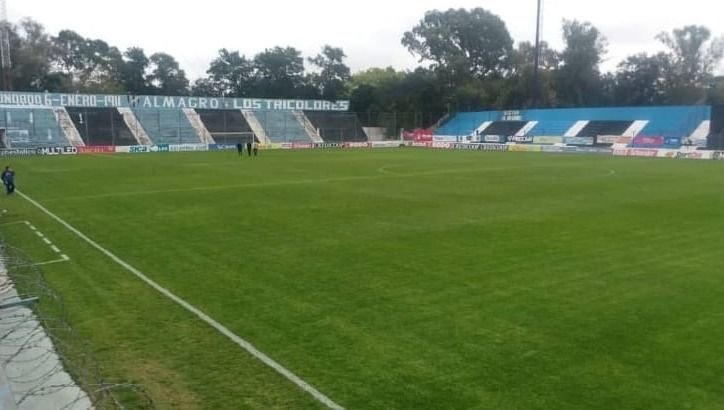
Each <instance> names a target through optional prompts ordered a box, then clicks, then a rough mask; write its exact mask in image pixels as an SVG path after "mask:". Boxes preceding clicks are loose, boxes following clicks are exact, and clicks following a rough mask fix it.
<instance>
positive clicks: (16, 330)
mask: <svg viewBox="0 0 724 410" xmlns="http://www.w3.org/2000/svg"><path fill="white" fill-rule="evenodd" d="M3 369H4V370H3ZM0 374H4V375H5V378H6V381H7V382H8V383H9V388H10V389H11V391H12V398H13V402H14V404H15V405H16V406H17V408H18V409H45V408H53V409H73V410H85V409H102V410H104V409H109V410H110V409H153V408H154V404H153V401H152V400H151V398H150V396H149V395H148V394H147V393H146V391H145V390H144V389H143V387H141V386H138V385H135V384H132V383H123V382H119V383H114V382H110V381H108V380H106V379H105V378H104V377H103V376H102V374H101V371H100V369H99V367H98V365H97V364H96V362H95V361H94V359H93V355H92V354H91V351H90V348H89V346H88V345H87V344H86V343H85V341H84V340H83V339H82V338H81V337H79V335H78V334H77V333H76V332H75V331H74V330H73V328H72V327H71V326H70V324H69V323H68V320H67V313H66V310H65V306H64V304H63V299H62V298H61V297H60V295H58V294H57V293H56V292H55V291H54V290H53V289H51V288H50V287H49V286H48V284H47V283H46V282H45V280H44V279H43V275H42V272H41V271H40V270H39V268H38V267H37V266H36V265H34V264H33V263H32V261H30V260H29V259H28V258H27V257H26V256H25V254H24V253H23V252H22V251H20V250H19V249H17V248H14V247H11V246H8V245H7V244H5V243H4V242H3V241H2V240H1V239H0ZM0 379H2V377H0Z"/></svg>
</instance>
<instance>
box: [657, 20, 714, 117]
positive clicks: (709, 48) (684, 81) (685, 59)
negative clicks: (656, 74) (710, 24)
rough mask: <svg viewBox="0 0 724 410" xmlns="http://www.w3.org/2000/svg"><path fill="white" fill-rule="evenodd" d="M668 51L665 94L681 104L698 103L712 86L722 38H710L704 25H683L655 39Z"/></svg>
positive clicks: (709, 33)
mask: <svg viewBox="0 0 724 410" xmlns="http://www.w3.org/2000/svg"><path fill="white" fill-rule="evenodd" d="M657 39H658V40H659V41H661V42H662V43H663V44H664V45H665V46H666V47H667V48H668V51H667V53H666V55H667V57H668V59H669V61H670V64H669V65H668V67H667V72H666V74H665V75H666V86H667V90H666V92H667V95H668V96H669V98H670V99H671V101H672V102H676V103H680V104H692V103H701V102H703V101H704V100H705V98H706V92H707V89H708V88H709V87H710V86H711V84H712V81H713V78H714V75H713V72H714V68H716V66H717V64H718V63H719V62H720V61H721V59H722V56H724V38H721V37H720V38H716V39H713V40H712V38H711V31H709V29H708V28H706V27H703V26H686V27H683V28H681V29H676V30H674V31H673V32H672V33H670V34H669V33H661V34H659V35H658V36H657Z"/></svg>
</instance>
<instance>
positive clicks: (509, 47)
mask: <svg viewBox="0 0 724 410" xmlns="http://www.w3.org/2000/svg"><path fill="white" fill-rule="evenodd" d="M402 44H403V45H404V46H405V47H407V49H408V50H409V51H410V52H411V53H412V54H414V55H417V56H418V57H419V58H420V62H425V61H429V62H431V64H430V68H431V69H432V70H433V71H435V72H438V73H439V74H441V75H442V78H443V80H446V81H448V82H449V84H450V85H459V84H462V83H464V82H466V81H468V80H469V79H471V78H473V79H479V80H480V79H486V78H501V77H504V76H506V75H507V74H508V72H509V69H510V57H511V54H512V52H513V39H512V38H511V36H510V33H509V32H508V29H507V27H506V26H505V23H504V22H503V20H502V19H501V18H500V17H498V16H497V15H495V14H493V13H491V12H489V11H487V10H485V9H482V8H475V9H472V10H465V9H449V10H447V11H439V10H433V11H429V12H427V13H426V14H425V17H424V18H423V19H422V20H421V21H420V22H419V23H418V24H417V25H416V26H415V27H413V28H412V30H410V31H408V32H406V33H405V34H404V36H403V38H402Z"/></svg>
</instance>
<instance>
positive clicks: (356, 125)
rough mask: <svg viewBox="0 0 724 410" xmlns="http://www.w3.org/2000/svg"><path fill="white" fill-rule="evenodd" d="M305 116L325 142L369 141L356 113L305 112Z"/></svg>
mask: <svg viewBox="0 0 724 410" xmlns="http://www.w3.org/2000/svg"><path fill="white" fill-rule="evenodd" d="M304 114H305V115H306V116H307V118H308V119H309V121H310V122H311V123H312V125H313V126H314V128H316V129H317V131H318V133H319V135H320V136H321V137H322V139H324V141H325V142H341V141H345V142H364V141H367V134H365V132H364V130H363V129H362V124H361V123H360V121H359V118H357V115H356V114H354V113H331V112H325V111H305V112H304Z"/></svg>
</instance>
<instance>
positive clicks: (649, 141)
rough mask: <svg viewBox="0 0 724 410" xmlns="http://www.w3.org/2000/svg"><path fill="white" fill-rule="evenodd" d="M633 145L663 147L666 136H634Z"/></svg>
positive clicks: (638, 146)
mask: <svg viewBox="0 0 724 410" xmlns="http://www.w3.org/2000/svg"><path fill="white" fill-rule="evenodd" d="M633 146H634V147H637V148H661V147H663V146H664V137H648V136H645V135H639V136H638V137H636V138H634V140H633Z"/></svg>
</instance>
